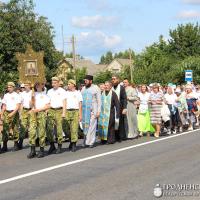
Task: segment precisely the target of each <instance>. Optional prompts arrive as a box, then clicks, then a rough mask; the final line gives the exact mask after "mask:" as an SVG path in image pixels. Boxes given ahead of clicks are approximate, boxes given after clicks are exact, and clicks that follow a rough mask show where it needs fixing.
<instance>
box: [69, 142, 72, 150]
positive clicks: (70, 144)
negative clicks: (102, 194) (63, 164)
mask: <svg viewBox="0 0 200 200" xmlns="http://www.w3.org/2000/svg"><path fill="white" fill-rule="evenodd" d="M71 150H72V142H70V143H69V151H71Z"/></svg>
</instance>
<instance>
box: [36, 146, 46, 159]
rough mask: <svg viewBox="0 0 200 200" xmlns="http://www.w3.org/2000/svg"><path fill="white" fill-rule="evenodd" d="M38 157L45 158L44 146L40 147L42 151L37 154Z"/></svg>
mask: <svg viewBox="0 0 200 200" xmlns="http://www.w3.org/2000/svg"><path fill="white" fill-rule="evenodd" d="M37 157H38V158H43V157H44V147H40V151H39V153H38V155H37Z"/></svg>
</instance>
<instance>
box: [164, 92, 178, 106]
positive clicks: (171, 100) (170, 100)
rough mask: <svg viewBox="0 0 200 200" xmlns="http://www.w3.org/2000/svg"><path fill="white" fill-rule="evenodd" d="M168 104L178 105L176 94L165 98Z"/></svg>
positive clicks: (167, 95) (166, 95)
mask: <svg viewBox="0 0 200 200" xmlns="http://www.w3.org/2000/svg"><path fill="white" fill-rule="evenodd" d="M164 98H165V100H166V102H167V104H170V105H176V100H177V95H176V94H168V93H167V94H165V96H164Z"/></svg>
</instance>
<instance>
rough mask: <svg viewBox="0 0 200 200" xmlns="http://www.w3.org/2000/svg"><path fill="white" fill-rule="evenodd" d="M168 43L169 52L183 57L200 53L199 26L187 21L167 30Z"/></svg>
mask: <svg viewBox="0 0 200 200" xmlns="http://www.w3.org/2000/svg"><path fill="white" fill-rule="evenodd" d="M169 34H170V37H171V38H170V39H169V45H170V49H171V52H172V53H174V54H175V55H176V56H178V57H180V58H182V59H184V58H186V57H188V56H199V55H200V27H199V25H198V23H197V24H196V25H194V24H191V23H188V24H186V25H182V24H181V25H178V27H177V28H176V29H174V30H170V31H169Z"/></svg>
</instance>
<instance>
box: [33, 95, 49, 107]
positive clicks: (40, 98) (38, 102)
mask: <svg viewBox="0 0 200 200" xmlns="http://www.w3.org/2000/svg"><path fill="white" fill-rule="evenodd" d="M49 103H50V99H49V97H48V96H47V94H46V93H45V92H35V108H36V109H41V108H44V107H45V106H46V105H47V104H49Z"/></svg>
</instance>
